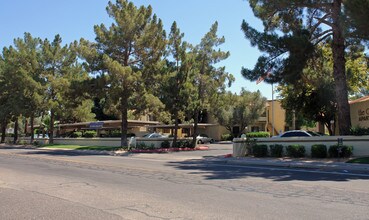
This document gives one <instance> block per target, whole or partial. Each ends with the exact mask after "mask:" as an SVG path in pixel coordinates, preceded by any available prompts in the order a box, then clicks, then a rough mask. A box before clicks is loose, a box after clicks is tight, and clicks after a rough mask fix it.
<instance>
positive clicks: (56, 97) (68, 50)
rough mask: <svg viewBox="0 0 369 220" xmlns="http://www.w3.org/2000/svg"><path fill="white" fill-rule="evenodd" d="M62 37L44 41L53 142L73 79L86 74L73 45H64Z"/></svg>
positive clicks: (46, 95)
mask: <svg viewBox="0 0 369 220" xmlns="http://www.w3.org/2000/svg"><path fill="white" fill-rule="evenodd" d="M61 44H62V39H61V37H60V36H59V35H56V36H55V38H54V40H53V41H52V42H50V41H49V40H47V39H45V40H44V41H43V42H42V68H43V70H42V73H41V74H42V77H43V78H44V79H45V82H44V85H45V96H44V97H45V100H46V105H47V106H48V109H49V111H50V125H49V128H50V129H49V133H50V136H49V137H50V143H53V138H54V126H55V123H56V120H55V119H56V116H58V117H60V116H61V115H63V112H64V111H66V110H67V109H68V101H70V100H68V98H67V97H68V92H69V89H70V87H71V84H72V81H73V80H74V79H76V78H77V79H78V78H79V75H80V74H82V75H83V74H84V73H83V71H82V69H81V67H80V65H79V64H78V63H77V53H76V52H75V51H74V50H73V49H72V47H73V46H72V45H70V46H68V45H64V46H62V45H61Z"/></svg>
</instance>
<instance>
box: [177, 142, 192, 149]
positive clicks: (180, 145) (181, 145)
mask: <svg viewBox="0 0 369 220" xmlns="http://www.w3.org/2000/svg"><path fill="white" fill-rule="evenodd" d="M175 147H177V148H194V147H195V146H193V145H192V141H191V140H178V141H177V142H176V146H175Z"/></svg>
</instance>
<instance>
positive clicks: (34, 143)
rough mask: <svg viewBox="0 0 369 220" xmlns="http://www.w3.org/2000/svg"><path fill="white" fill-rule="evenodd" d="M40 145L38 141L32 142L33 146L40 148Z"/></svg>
mask: <svg viewBox="0 0 369 220" xmlns="http://www.w3.org/2000/svg"><path fill="white" fill-rule="evenodd" d="M40 145H41V143H40V142H39V141H33V146H36V147H38V146H40Z"/></svg>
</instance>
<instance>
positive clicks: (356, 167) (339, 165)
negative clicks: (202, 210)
mask: <svg viewBox="0 0 369 220" xmlns="http://www.w3.org/2000/svg"><path fill="white" fill-rule="evenodd" d="M220 161H222V162H223V163H224V164H229V165H241V166H242V165H243V166H248V165H256V166H272V167H283V168H306V169H321V170H345V171H348V170H351V171H364V172H369V165H365V164H346V163H343V162H335V163H330V164H326V163H322V162H297V161H270V160H263V161H251V160H248V161H246V160H239V159H234V158H230V159H225V160H220ZM220 161H219V162H220Z"/></svg>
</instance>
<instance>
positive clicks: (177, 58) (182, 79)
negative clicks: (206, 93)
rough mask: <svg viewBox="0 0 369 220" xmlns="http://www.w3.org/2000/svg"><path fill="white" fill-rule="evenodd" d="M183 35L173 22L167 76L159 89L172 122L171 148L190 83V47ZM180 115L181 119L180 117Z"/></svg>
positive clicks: (186, 102) (174, 144) (169, 40)
mask: <svg viewBox="0 0 369 220" xmlns="http://www.w3.org/2000/svg"><path fill="white" fill-rule="evenodd" d="M183 37H184V34H183V33H181V31H180V29H179V28H178V27H177V23H176V22H173V24H172V26H171V31H170V33H169V39H168V46H167V47H168V48H167V51H168V61H167V72H168V73H167V75H165V76H164V77H163V82H164V83H163V85H162V89H161V92H162V94H161V100H162V102H163V103H164V104H165V106H166V109H167V110H168V111H169V112H170V114H171V117H172V118H173V120H174V138H173V142H172V146H176V142H177V131H178V122H179V119H180V118H181V119H182V120H183V119H184V118H183V115H184V112H185V110H186V106H187V104H188V103H189V102H190V100H189V97H190V95H189V93H191V91H189V88H190V87H188V86H186V85H187V84H189V83H190V79H191V76H190V74H191V70H192V60H191V57H192V56H191V54H190V53H189V47H190V45H189V44H188V43H187V42H185V41H183ZM181 115H182V117H180V116H181Z"/></svg>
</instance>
